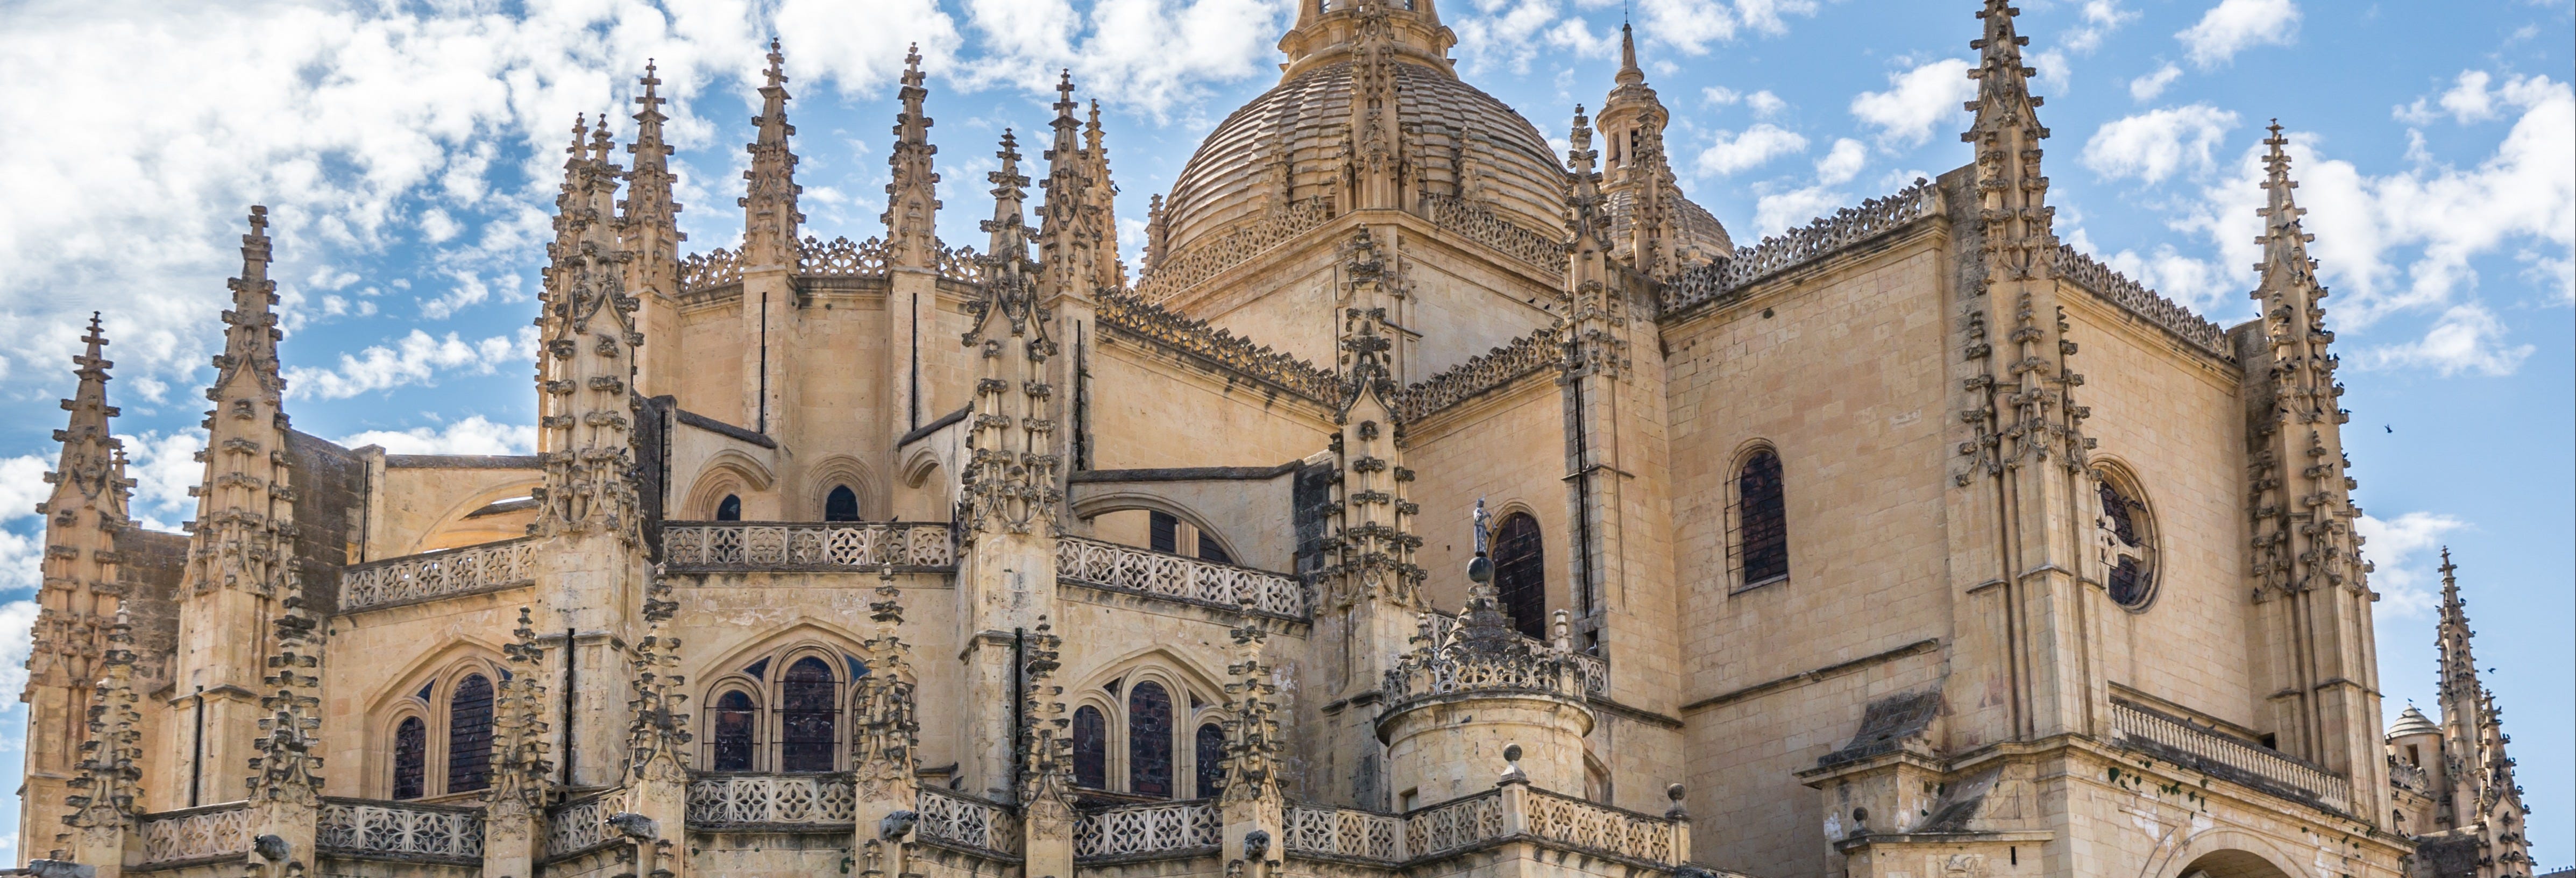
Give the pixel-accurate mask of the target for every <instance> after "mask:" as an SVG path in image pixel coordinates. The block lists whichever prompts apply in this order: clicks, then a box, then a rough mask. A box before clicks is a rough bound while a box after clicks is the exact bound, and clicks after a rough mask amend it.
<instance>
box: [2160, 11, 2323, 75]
mask: <svg viewBox="0 0 2576 878" xmlns="http://www.w3.org/2000/svg"><path fill="white" fill-rule="evenodd" d="M2298 35H2299V5H2298V4H2297V3H2294V2H2291V0H2219V4H2218V5H2217V6H2213V7H2210V9H2209V11H2208V12H2207V13H2205V14H2203V15H2201V17H2200V23H2198V24H2194V25H2192V26H2191V27H2188V28H2185V29H2183V30H2182V32H2180V33H2177V34H2174V39H2178V40H2181V41H2182V44H2183V47H2184V49H2185V50H2186V51H2187V52H2188V54H2189V55H2190V56H2191V63H2193V64H2196V65H2199V66H2200V68H2201V69H2203V70H2206V69H2209V68H2212V67H2216V66H2218V65H2221V64H2225V63H2227V62H2228V61H2229V60H2230V59H2233V58H2235V57H2236V53H2237V52H2241V51H2244V50H2246V49H2249V48H2252V47H2255V46H2259V45H2274V46H2286V45H2289V44H2290V42H2291V41H2293V40H2296V39H2298Z"/></svg>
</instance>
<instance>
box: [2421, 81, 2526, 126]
mask: <svg viewBox="0 0 2576 878" xmlns="http://www.w3.org/2000/svg"><path fill="white" fill-rule="evenodd" d="M2494 81H2495V75H2494V74H2491V73H2488V72H2486V71H2484V70H2463V71H2460V76H2459V78H2458V79H2456V80H2453V82H2452V85H2451V88H2450V89H2449V90H2448V91H2444V92H2442V94H2441V96H2439V97H2436V98H2431V99H2429V100H2430V101H2431V103H2430V105H2428V104H2427V100H2428V99H2426V98H2416V99H2415V101H2414V102H2413V103H2410V104H2401V105H2399V106H2398V107H2397V108H2396V109H2395V111H2394V112H2393V113H2392V115H2394V116H2396V117H2397V119H2398V120H2399V121H2401V122H2406V123H2409V124H2414V125H2430V124H2432V123H2433V121H2434V120H2436V119H2440V118H2441V117H2443V116H2444V115H2448V116H2450V117H2451V119H2452V120H2453V121H2456V122H2458V123H2460V124H2462V125H2467V124H2469V123H2472V122H2484V121H2487V120H2490V119H2494V118H2496V117H2497V116H2499V115H2502V113H2503V111H2504V110H2505V109H2506V108H2508V107H2529V106H2533V105H2535V104H2538V103H2540V102H2542V101H2545V100H2547V99H2548V97H2549V95H2548V92H2549V89H2550V88H2551V87H2552V86H2554V85H2556V83H2553V82H2551V81H2550V79H2549V77H2546V76H2516V77H2513V78H2512V79H2509V80H2506V81H2505V84H2504V87H2503V88H2500V89H2494V90H2489V89H2488V88H2487V84H2488V83H2491V82H2494Z"/></svg>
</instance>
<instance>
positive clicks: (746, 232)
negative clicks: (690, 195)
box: [735, 39, 805, 266]
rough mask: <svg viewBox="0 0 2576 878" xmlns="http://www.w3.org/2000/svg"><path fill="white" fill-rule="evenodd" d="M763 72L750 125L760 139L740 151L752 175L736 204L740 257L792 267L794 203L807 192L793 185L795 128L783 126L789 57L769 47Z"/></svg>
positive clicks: (798, 216) (797, 217)
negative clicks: (740, 221) (747, 159)
mask: <svg viewBox="0 0 2576 878" xmlns="http://www.w3.org/2000/svg"><path fill="white" fill-rule="evenodd" d="M765 72H766V75H767V76H768V78H769V82H768V84H767V85H763V86H761V87H760V115H759V116H756V117H753V119H752V120H751V121H752V124H754V125H757V126H759V127H760V136H759V138H758V139H757V140H754V141H753V142H752V143H751V144H749V145H748V146H745V147H744V149H747V150H749V151H750V152H751V169H750V170H747V171H744V172H742V178H743V179H744V180H745V181H748V183H749V185H748V186H747V187H745V191H744V195H743V196H742V198H740V199H738V200H737V201H736V202H735V203H737V204H739V205H741V206H742V209H743V234H742V256H743V261H744V263H745V264H747V265H764V266H768V265H783V266H794V265H795V264H796V230H797V228H798V226H799V225H801V224H802V223H804V222H805V215H804V214H802V213H798V212H797V210H796V200H797V196H799V195H802V194H804V192H805V187H802V186H798V185H796V153H795V151H794V150H792V149H790V148H789V147H788V145H787V139H788V138H790V137H793V136H795V135H796V126H794V125H790V124H787V101H788V95H787V56H785V55H783V54H780V53H779V50H778V41H777V40H776V39H772V40H770V41H769V68H768V70H767V71H765Z"/></svg>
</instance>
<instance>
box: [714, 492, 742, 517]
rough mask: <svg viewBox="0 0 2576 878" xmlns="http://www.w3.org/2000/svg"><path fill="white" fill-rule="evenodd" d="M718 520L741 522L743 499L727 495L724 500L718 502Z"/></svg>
mask: <svg viewBox="0 0 2576 878" xmlns="http://www.w3.org/2000/svg"><path fill="white" fill-rule="evenodd" d="M716 520H717V521H741V520H742V498H741V497H740V496H737V495H733V494H726V495H725V498H724V499H722V500H718V501H716Z"/></svg>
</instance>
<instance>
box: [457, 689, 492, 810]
mask: <svg viewBox="0 0 2576 878" xmlns="http://www.w3.org/2000/svg"><path fill="white" fill-rule="evenodd" d="M491 785H492V681H491V680H490V679H488V678H486V677H484V676H483V675H481V674H468V675H466V677H465V679H463V680H461V681H458V682H457V684H456V694H454V695H451V696H448V699H447V792H449V793H463V792H471V791H474V790H479V789H482V788H484V787H488V786H491Z"/></svg>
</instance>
